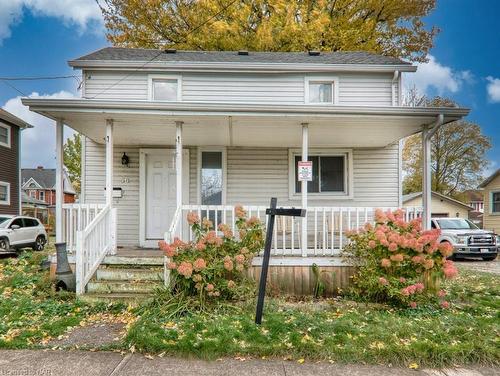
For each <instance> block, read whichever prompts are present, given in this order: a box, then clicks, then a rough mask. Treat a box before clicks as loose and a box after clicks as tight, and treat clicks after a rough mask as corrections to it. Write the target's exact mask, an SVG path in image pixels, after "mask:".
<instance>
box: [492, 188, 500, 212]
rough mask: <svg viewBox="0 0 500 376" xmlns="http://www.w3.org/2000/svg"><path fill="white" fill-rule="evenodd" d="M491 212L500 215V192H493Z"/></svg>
mask: <svg viewBox="0 0 500 376" xmlns="http://www.w3.org/2000/svg"><path fill="white" fill-rule="evenodd" d="M491 212H492V213H495V214H500V191H496V192H491Z"/></svg>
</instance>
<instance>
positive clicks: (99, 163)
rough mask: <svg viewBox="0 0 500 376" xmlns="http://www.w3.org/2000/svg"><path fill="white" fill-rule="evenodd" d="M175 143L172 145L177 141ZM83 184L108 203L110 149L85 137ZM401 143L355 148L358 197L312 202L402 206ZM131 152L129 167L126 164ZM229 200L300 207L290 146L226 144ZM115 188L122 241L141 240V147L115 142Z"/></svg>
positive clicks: (193, 151)
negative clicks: (292, 188)
mask: <svg viewBox="0 0 500 376" xmlns="http://www.w3.org/2000/svg"><path fill="white" fill-rule="evenodd" d="M172 148H173V146H172ZM85 150H86V160H85V164H84V165H85V170H84V182H83V187H84V189H85V192H84V193H85V195H84V196H85V203H104V201H105V198H104V185H105V150H104V146H103V145H97V144H96V143H94V142H93V141H91V140H88V139H86V144H85ZM398 151H399V147H398V145H397V144H395V145H390V146H388V147H386V148H377V149H353V150H352V158H353V199H335V200H324V199H317V200H315V199H314V198H313V197H309V205H310V206H352V207H354V206H373V207H385V206H393V207H395V206H398V198H399V170H398ZM123 152H126V153H127V155H128V156H129V157H130V167H125V166H122V165H121V156H122V155H123ZM226 155H227V157H226V158H227V177H226V182H227V183H226V184H227V185H226V202H227V204H228V205H233V204H246V205H268V204H269V199H270V198H271V197H273V196H274V197H277V198H278V204H279V205H280V206H296V207H297V206H300V197H299V198H298V199H294V200H290V198H289V176H288V174H289V169H288V167H289V159H288V156H289V150H288V148H234V147H233V148H231V147H228V148H227V154H226ZM197 156H198V152H197V148H193V147H191V148H189V169H190V171H189V202H190V203H192V204H196V203H198V201H197V200H198V186H197V184H198V163H197V158H198V157H197ZM114 161H115V166H114V169H115V173H114V175H115V176H114V185H115V187H121V188H123V197H122V198H121V199H116V200H115V206H116V208H117V209H118V244H119V245H120V246H126V245H138V244H139V201H140V200H139V149H138V148H135V147H121V146H115V150H114Z"/></svg>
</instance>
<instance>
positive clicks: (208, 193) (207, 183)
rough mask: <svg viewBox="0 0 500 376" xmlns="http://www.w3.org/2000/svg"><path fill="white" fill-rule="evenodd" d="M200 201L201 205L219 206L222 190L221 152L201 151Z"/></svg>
mask: <svg viewBox="0 0 500 376" xmlns="http://www.w3.org/2000/svg"><path fill="white" fill-rule="evenodd" d="M200 156H201V166H200V167H201V169H200V201H201V204H202V205H221V204H222V201H223V200H222V194H223V189H224V186H223V184H224V182H223V153H222V151H201V155H200Z"/></svg>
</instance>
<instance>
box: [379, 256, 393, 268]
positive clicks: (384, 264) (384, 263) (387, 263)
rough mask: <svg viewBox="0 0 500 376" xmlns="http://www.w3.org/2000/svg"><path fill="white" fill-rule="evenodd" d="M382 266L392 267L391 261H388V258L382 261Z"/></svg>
mask: <svg viewBox="0 0 500 376" xmlns="http://www.w3.org/2000/svg"><path fill="white" fill-rule="evenodd" d="M380 266H382V267H383V268H388V267H390V266H391V260H389V259H386V258H383V259H382V260H381V261H380Z"/></svg>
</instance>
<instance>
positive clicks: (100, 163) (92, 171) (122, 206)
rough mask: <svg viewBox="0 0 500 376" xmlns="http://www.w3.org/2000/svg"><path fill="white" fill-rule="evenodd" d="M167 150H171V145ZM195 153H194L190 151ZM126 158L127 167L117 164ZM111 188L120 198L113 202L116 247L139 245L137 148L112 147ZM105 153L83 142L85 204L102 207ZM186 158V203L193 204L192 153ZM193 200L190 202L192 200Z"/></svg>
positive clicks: (103, 150) (87, 140)
mask: <svg viewBox="0 0 500 376" xmlns="http://www.w3.org/2000/svg"><path fill="white" fill-rule="evenodd" d="M170 148H174V146H173V145H172V146H171V147H170ZM193 150H196V149H193ZM124 152H125V153H127V156H128V157H129V161H130V162H129V166H128V167H127V166H123V165H122V164H121V158H122V156H123V153H124ZM113 154H114V158H113V159H114V178H113V185H114V187H117V188H118V187H121V188H122V189H123V191H122V192H123V197H122V198H119V199H115V200H114V205H115V207H116V208H117V211H118V244H119V245H120V246H138V245H139V202H140V200H139V147H133V146H132V147H123V146H115V147H114V153H113ZM105 156H106V150H105V147H104V145H99V144H97V143H95V142H93V141H92V140H90V139H88V138H85V163H84V164H83V165H84V172H83V179H84V181H83V182H82V183H83V184H82V187H83V189H84V190H85V192H84V197H85V202H84V203H86V204H93V203H105V202H106V198H105V196H104V187H105V185H106V176H105V175H106V168H105ZM189 158H190V163H189V164H190V167H189V169H190V171H189V173H190V174H189V175H190V177H189V180H190V183H189V185H190V194H189V196H190V202H191V203H196V179H197V175H196V168H197V163H196V152H195V151H191V150H190V152H189ZM193 197H194V199H193Z"/></svg>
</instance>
